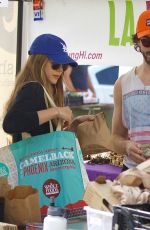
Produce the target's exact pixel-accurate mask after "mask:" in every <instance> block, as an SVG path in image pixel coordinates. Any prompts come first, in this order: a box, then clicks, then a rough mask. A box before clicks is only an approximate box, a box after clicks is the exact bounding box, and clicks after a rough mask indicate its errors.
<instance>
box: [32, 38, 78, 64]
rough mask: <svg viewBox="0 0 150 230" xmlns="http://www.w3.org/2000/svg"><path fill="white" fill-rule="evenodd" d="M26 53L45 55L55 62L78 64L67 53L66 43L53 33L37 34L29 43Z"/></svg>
mask: <svg viewBox="0 0 150 230" xmlns="http://www.w3.org/2000/svg"><path fill="white" fill-rule="evenodd" d="M28 54H29V55H32V54H34V55H35V54H43V55H46V56H47V57H48V59H50V60H52V61H54V62H56V63H57V64H69V65H71V66H74V67H75V66H77V65H78V64H77V62H75V61H74V60H73V59H72V58H71V57H70V56H69V55H68V52H67V47H66V43H65V42H64V41H63V40H62V39H61V38H59V37H57V36H55V35H53V34H42V35H40V36H38V37H37V38H36V39H35V40H34V41H33V43H32V44H31V47H30V49H29V51H28Z"/></svg>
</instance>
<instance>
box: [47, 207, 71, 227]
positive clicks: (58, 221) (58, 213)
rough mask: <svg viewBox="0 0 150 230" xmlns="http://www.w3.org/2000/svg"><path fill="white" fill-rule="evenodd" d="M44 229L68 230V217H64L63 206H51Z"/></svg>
mask: <svg viewBox="0 0 150 230" xmlns="http://www.w3.org/2000/svg"><path fill="white" fill-rule="evenodd" d="M43 230H67V219H66V218H64V209H63V208H60V207H55V206H49V208H48V212H47V216H46V217H45V218H44V224H43Z"/></svg>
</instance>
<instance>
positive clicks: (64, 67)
mask: <svg viewBox="0 0 150 230" xmlns="http://www.w3.org/2000/svg"><path fill="white" fill-rule="evenodd" d="M61 66H62V68H63V71H65V70H66V69H67V68H68V65H67V64H66V65H65V64H64V65H61V64H56V63H53V64H52V68H53V69H54V70H57V69H59V68H60V67H61Z"/></svg>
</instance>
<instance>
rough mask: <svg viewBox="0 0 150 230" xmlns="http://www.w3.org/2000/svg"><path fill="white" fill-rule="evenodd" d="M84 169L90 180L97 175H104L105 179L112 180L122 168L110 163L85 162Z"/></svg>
mask: <svg viewBox="0 0 150 230" xmlns="http://www.w3.org/2000/svg"><path fill="white" fill-rule="evenodd" d="M85 167H86V171H87V174H88V177H89V180H90V181H93V180H95V179H96V177H98V176H106V179H109V180H112V181H113V180H114V179H115V178H116V177H117V176H118V175H119V174H120V173H121V170H122V168H121V167H118V166H114V165H111V164H88V163H85Z"/></svg>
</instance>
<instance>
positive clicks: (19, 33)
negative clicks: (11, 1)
mask: <svg viewBox="0 0 150 230" xmlns="http://www.w3.org/2000/svg"><path fill="white" fill-rule="evenodd" d="M22 28H23V0H20V1H18V21H17V50H16V53H17V55H16V75H17V74H18V72H19V71H20V69H21V57H22Z"/></svg>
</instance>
